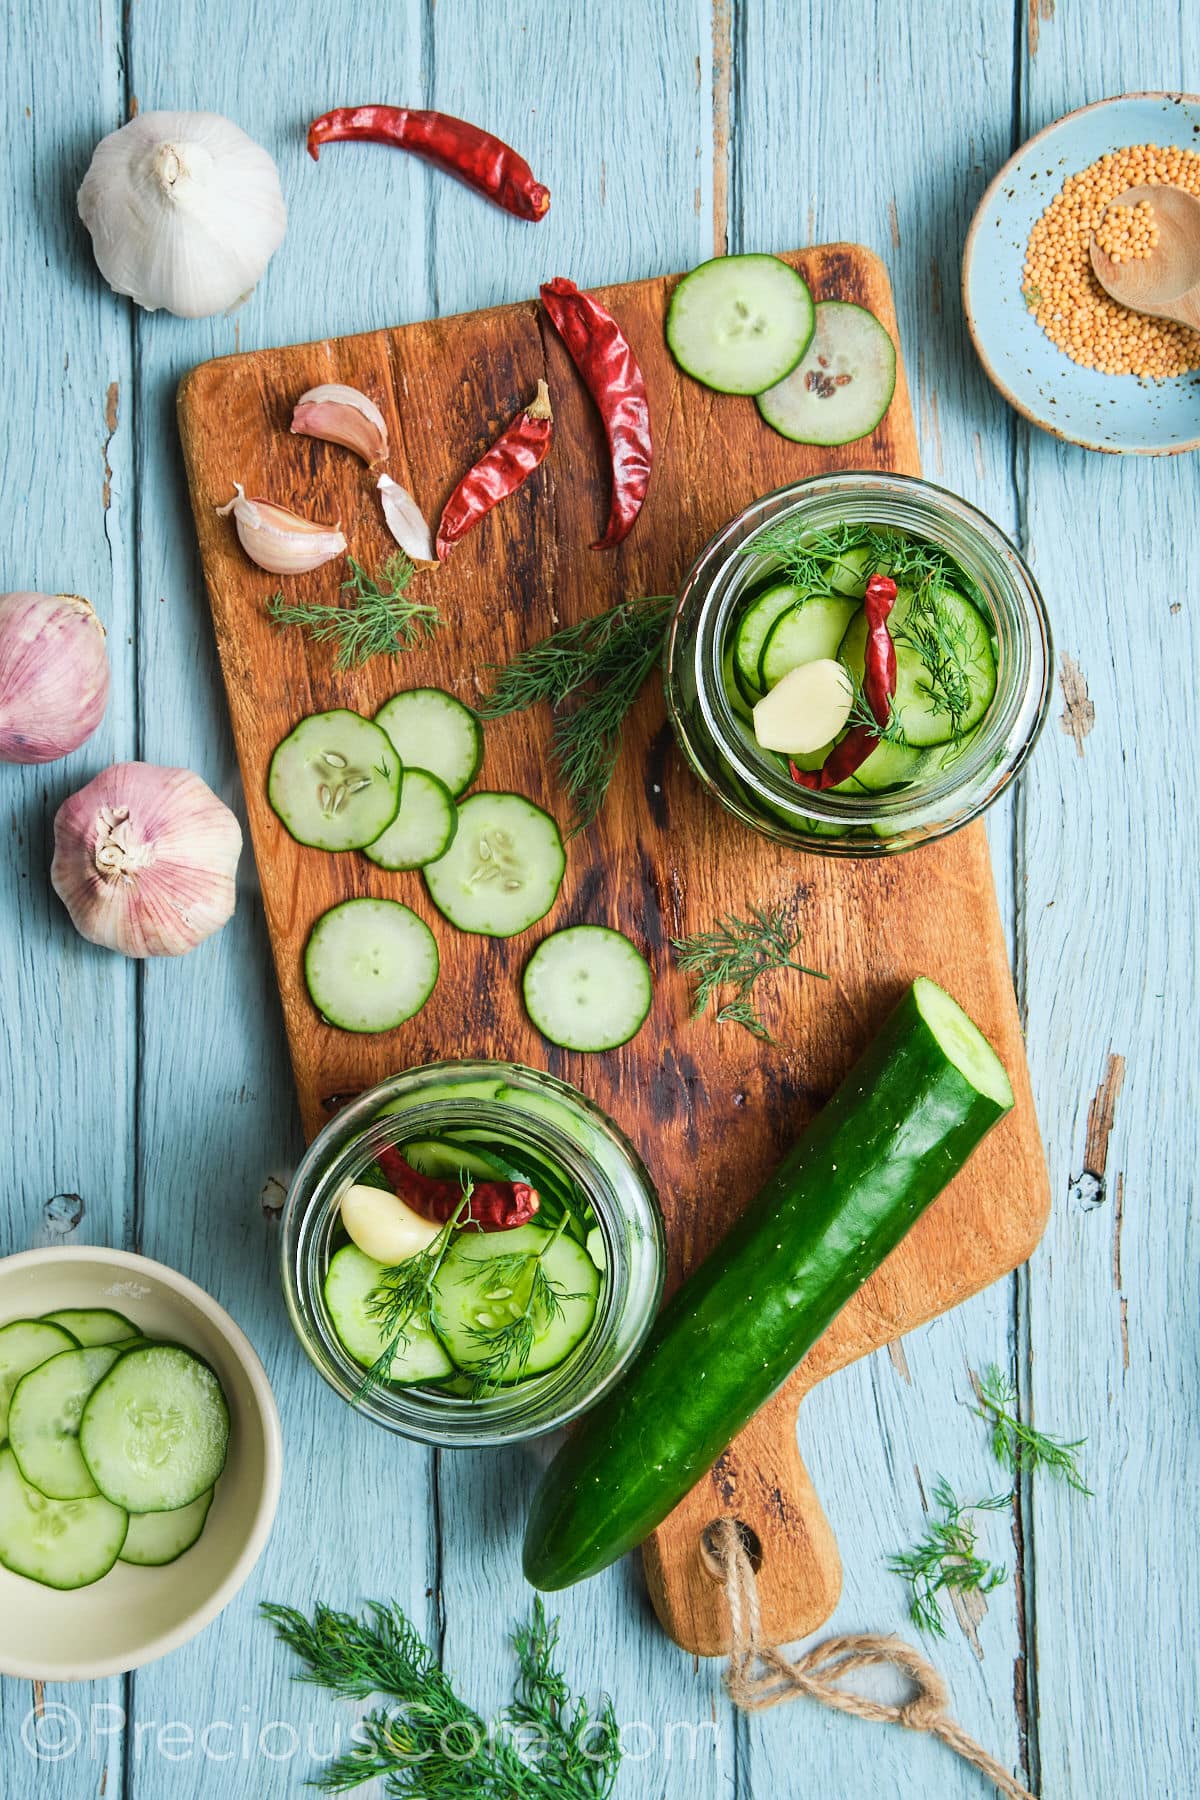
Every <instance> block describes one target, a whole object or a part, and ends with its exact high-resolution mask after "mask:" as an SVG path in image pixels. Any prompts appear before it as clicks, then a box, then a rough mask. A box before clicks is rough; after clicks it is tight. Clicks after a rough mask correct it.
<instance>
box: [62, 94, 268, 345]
mask: <svg viewBox="0 0 1200 1800" xmlns="http://www.w3.org/2000/svg"><path fill="white" fill-rule="evenodd" d="M78 204H79V216H80V218H81V219H82V220H83V222H84V224H85V225H86V226H87V228H88V230H89V231H90V232H91V234H92V248H93V250H94V252H95V256H96V261H97V263H98V264H99V267H100V273H101V274H102V275H103V277H104V279H105V280H106V281H107V282H108V284H109V286H110V287H112V288H115V289H116V291H117V293H118V294H128V295H129V296H130V298H131V299H133V300H136V301H137V303H138V305H139V306H144V307H145V308H146V310H147V311H148V312H154V311H156V310H157V308H158V307H160V306H162V307H165V308H166V310H167V311H168V312H172V313H177V314H178V315H179V316H180V317H181V318H184V319H201V318H206V317H207V316H208V315H209V314H210V313H218V312H225V311H227V310H228V309H229V308H230V307H231V306H236V305H237V303H238V302H239V301H241V300H244V299H245V298H246V296H247V295H248V294H249V293H250V292H251V290H252V289H253V288H254V287H255V286H256V285H257V283H258V281H259V279H260V277H261V275H262V273H263V270H264V269H265V268H266V266H267V264H268V262H269V261H270V259H271V257H272V255H273V254H274V252H275V251H276V250H278V248H279V246H280V244H281V243H282V242H283V234H284V232H285V231H286V229H287V207H286V206H285V204H284V199H283V191H282V189H281V188H280V185H279V172H278V170H277V169H276V167H275V164H274V162H273V161H272V160H271V158H270V156H268V154H267V152H266V151H265V150H264V149H263V148H262V147H261V145H259V144H256V143H255V142H254V139H253V138H249V137H247V136H246V133H245V132H244V131H242V130H241V129H240V128H239V127H238V126H237V125H234V124H233V123H232V121H231V120H229V119H223V118H222V117H221V116H220V114H219V113H180V112H150V113H141V114H139V116H138V117H137V118H136V119H131V120H130V121H129V123H128V125H122V126H121V128H120V130H119V131H113V132H110V133H109V135H108V137H106V138H102V139H101V140H100V142H99V143H98V144H97V146H96V149H95V152H94V154H93V156H92V160H91V164H90V166H89V168H88V172H87V174H86V175H85V176H84V178H83V185H82V186H81V187H80V190H79V201H78Z"/></svg>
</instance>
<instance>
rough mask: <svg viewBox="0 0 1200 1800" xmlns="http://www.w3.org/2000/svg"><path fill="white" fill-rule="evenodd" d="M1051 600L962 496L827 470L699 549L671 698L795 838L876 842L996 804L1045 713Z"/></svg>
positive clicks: (679, 632) (758, 822)
mask: <svg viewBox="0 0 1200 1800" xmlns="http://www.w3.org/2000/svg"><path fill="white" fill-rule="evenodd" d="M1052 666H1053V664H1052V659H1051V650H1050V631H1049V625H1048V622H1047V619H1046V612H1045V607H1044V605H1043V603H1042V598H1041V595H1040V594H1039V592H1038V589H1037V585H1036V583H1035V582H1034V580H1033V577H1032V575H1031V574H1030V572H1029V570H1028V569H1027V568H1026V566H1025V563H1024V562H1023V560H1022V558H1021V556H1020V555H1019V553H1018V552H1017V550H1016V549H1015V548H1014V546H1013V545H1012V544H1011V543H1010V542H1009V541H1008V539H1007V538H1006V537H1005V536H1004V534H1003V532H1001V531H1000V530H999V529H998V527H997V526H995V525H994V524H992V522H991V521H990V520H989V519H987V518H986V517H985V516H984V515H983V514H982V513H980V512H977V511H976V510H975V508H974V507H972V506H969V505H968V504H967V502H966V501H965V500H961V499H959V498H958V497H957V496H956V495H954V494H950V493H947V492H946V491H945V490H944V489H942V488H938V487H935V486H933V485H932V484H931V483H929V482H925V481H920V480H917V479H915V478H914V477H911V476H904V475H890V474H879V473H870V472H865V471H864V472H862V473H849V474H836V475H822V476H817V477H815V478H814V479H812V480H809V481H803V482H799V483H797V484H796V485H795V486H793V487H789V488H782V489H780V490H779V491H778V492H777V493H774V494H769V495H767V496H766V498H765V499H763V500H759V501H757V502H756V503H755V504H754V505H753V506H750V507H747V508H746V510H745V511H744V512H742V513H740V514H739V515H738V516H737V518H735V519H733V520H732V521H731V522H730V523H729V524H728V525H727V526H726V527H725V529H724V530H723V531H722V532H720V533H719V534H718V535H717V536H716V537H715V538H714V539H713V540H712V541H711V543H709V544H708V546H707V547H706V548H705V549H704V551H703V552H702V553H701V555H700V557H699V558H698V560H697V561H696V563H695V564H694V566H693V567H692V569H691V571H690V572H689V574H688V577H687V579H686V581H685V583H684V586H683V590H682V592H681V594H680V599H679V605H678V607H677V609H676V613H675V617H674V620H673V622H672V626H671V630H670V634H669V637H668V644H667V672H666V687H667V704H668V708H669V710H670V714H671V719H672V723H673V725H674V727H675V732H676V736H677V737H678V739H679V743H680V745H681V747H682V749H683V751H684V754H685V756H686V757H687V759H688V761H689V763H690V764H691V766H692V768H693V770H694V771H695V773H696V774H697V775H698V776H699V777H700V779H701V781H703V782H704V784H705V785H706V786H707V787H708V788H709V789H711V791H712V792H713V793H714V794H715V795H716V796H717V798H718V799H719V800H720V801H721V802H722V803H723V804H724V805H725V806H727V807H728V808H729V810H730V811H731V812H733V813H735V814H736V815H737V817H738V818H739V819H741V820H742V821H743V822H744V823H745V824H747V825H749V826H751V827H752V828H753V829H754V830H755V831H758V832H761V833H762V834H763V835H764V836H767V837H771V838H774V839H776V840H777V841H778V842H780V843H785V844H790V845H793V846H795V847H796V848H797V849H803V850H812V851H816V852H819V853H820V854H823V855H832V856H860V857H861V856H878V855H884V854H888V853H891V852H894V851H897V850H907V849H910V848H912V847H913V846H914V845H917V844H921V843H927V842H929V841H931V840H933V839H936V838H940V837H944V836H946V835H947V833H949V832H951V831H955V830H957V829H958V828H959V827H960V826H961V825H965V824H967V823H968V822H969V821H970V820H971V819H974V818H976V817H978V815H979V814H980V813H981V812H982V811H983V810H984V808H985V807H987V806H989V805H990V804H991V802H992V801H993V800H994V799H995V798H996V797H997V795H998V794H1000V793H1001V791H1002V790H1003V789H1004V788H1005V787H1006V786H1007V784H1008V782H1009V781H1010V780H1011V779H1012V777H1013V776H1014V775H1015V774H1016V773H1017V771H1018V770H1019V769H1020V768H1021V766H1022V764H1023V763H1024V761H1025V758H1026V757H1027V755H1028V754H1029V751H1030V749H1031V748H1032V746H1033V743H1034V741H1035V739H1036V737H1037V734H1038V732H1039V730H1040V729H1041V726H1042V724H1043V722H1044V720H1045V716H1046V712H1047V708H1048V705H1049V698H1050V680H1051V670H1052Z"/></svg>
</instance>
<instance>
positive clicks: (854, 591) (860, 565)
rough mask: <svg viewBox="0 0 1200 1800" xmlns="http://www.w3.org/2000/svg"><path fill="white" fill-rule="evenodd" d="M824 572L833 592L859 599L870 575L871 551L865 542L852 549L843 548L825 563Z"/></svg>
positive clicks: (864, 590)
mask: <svg viewBox="0 0 1200 1800" xmlns="http://www.w3.org/2000/svg"><path fill="white" fill-rule="evenodd" d="M825 572H826V574H827V575H828V577H829V585H830V587H831V588H832V589H833V591H834V593H835V594H845V595H846V596H847V597H848V598H849V599H851V600H861V599H862V597H863V595H864V594H865V593H866V591H867V582H868V581H869V579H870V576H871V552H870V550H869V549H868V548H867V546H866V545H865V544H862V545H860V546H859V547H858V548H857V549H854V550H843V551H842V552H841V554H840V555H839V556H835V557H834V558H833V559H832V561H830V562H827V563H826V565H825Z"/></svg>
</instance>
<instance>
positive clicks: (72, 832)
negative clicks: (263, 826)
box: [50, 762, 242, 957]
mask: <svg viewBox="0 0 1200 1800" xmlns="http://www.w3.org/2000/svg"><path fill="white" fill-rule="evenodd" d="M241 848H242V829H241V826H240V825H239V824H238V822H237V820H236V819H235V818H234V816H233V814H232V813H231V812H230V810H229V808H228V807H227V806H226V805H225V804H224V802H223V801H221V800H218V799H217V796H216V795H215V794H214V793H213V791H212V789H211V788H209V787H207V786H206V785H205V783H204V782H203V781H201V779H200V777H199V776H198V775H193V774H192V772H191V770H190V769H163V768H158V767H157V766H156V765H155V764H153V763H141V762H129V763H113V765H112V767H111V768H108V769H105V770H104V771H103V772H102V773H101V774H99V775H97V776H96V778H95V780H94V781H89V782H88V784H87V786H86V787H84V788H80V790H79V792H78V793H77V794H72V795H71V798H70V799H69V800H64V801H63V804H62V805H61V806H60V807H59V809H58V812H57V814H56V815H55V819H54V861H53V863H52V864H51V866H50V880H51V882H52V883H53V886H54V891H55V893H56V894H57V895H58V897H59V899H60V900H61V901H62V903H63V905H64V906H65V907H66V909H67V911H68V912H69V913H70V915H71V923H72V924H73V925H74V927H75V929H76V931H78V932H79V933H80V935H81V936H82V937H85V938H87V939H89V941H90V942H91V943H93V944H102V945H104V947H105V948H106V949H109V950H119V951H120V952H121V954H122V955H123V956H137V957H141V956H182V955H183V954H184V953H185V952H186V951H188V950H194V949H195V948H196V945H197V944H201V943H203V942H204V939H205V938H206V937H211V935H212V933H213V932H214V931H219V930H220V928H221V926H222V925H224V923H225V921H226V919H228V918H229V916H230V914H231V913H232V912H233V908H234V901H235V893H234V875H235V873H236V871H237V864H238V857H239V855H240V853H241Z"/></svg>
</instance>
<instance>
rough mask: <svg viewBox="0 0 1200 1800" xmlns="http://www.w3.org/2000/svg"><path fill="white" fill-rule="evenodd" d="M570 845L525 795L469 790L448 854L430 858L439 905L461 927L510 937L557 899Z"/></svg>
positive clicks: (429, 880) (430, 884)
mask: <svg viewBox="0 0 1200 1800" xmlns="http://www.w3.org/2000/svg"><path fill="white" fill-rule="evenodd" d="M566 866H567V857H566V852H565V851H564V849H563V841H562V837H561V834H560V833H559V829H558V826H557V825H556V824H555V823H554V820H553V819H552V818H551V817H550V814H549V813H546V812H543V811H542V809H541V807H540V806H534V804H533V802H532V801H531V800H526V799H525V797H524V796H523V795H521V794H472V795H471V796H470V797H469V798H468V799H466V800H464V801H462V802H461V804H460V805H459V809H458V831H457V833H456V835H455V839H454V842H453V843H452V844H451V846H450V848H449V850H448V851H447V852H446V854H445V856H443V857H440V858H439V859H438V861H437V862H432V863H429V864H427V865H426V867H425V870H424V871H423V872H424V876H425V885H426V887H427V888H428V889H429V897H430V899H431V900H432V901H433V904H434V905H435V906H436V907H437V909H438V911H439V912H440V913H441V914H442V915H443V916H444V917H445V918H447V919H449V921H450V923H451V924H452V925H457V926H458V929H459V930H460V931H477V932H480V933H482V934H483V935H484V936H485V937H513V936H515V934H516V933H517V932H518V931H525V930H527V929H528V928H529V926H530V925H536V924H537V922H538V920H539V919H544V918H545V916H546V914H547V913H548V912H549V911H550V908H551V907H552V906H553V905H554V902H555V900H556V899H557V898H558V890H559V888H560V887H561V886H562V878H563V873H564V871H565V869H566Z"/></svg>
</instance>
